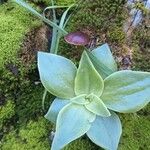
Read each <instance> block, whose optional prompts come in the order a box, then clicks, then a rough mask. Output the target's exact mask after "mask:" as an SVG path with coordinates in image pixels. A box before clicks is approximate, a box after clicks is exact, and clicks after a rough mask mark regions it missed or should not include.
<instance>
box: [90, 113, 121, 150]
mask: <svg viewBox="0 0 150 150" xmlns="http://www.w3.org/2000/svg"><path fill="white" fill-rule="evenodd" d="M121 133H122V127H121V122H120V119H119V117H118V116H117V115H116V114H115V113H113V112H112V113H111V116H110V117H100V116H97V117H96V119H95V121H94V122H93V123H92V125H91V128H90V130H89V131H88V132H87V136H88V137H89V138H90V139H91V141H93V142H94V143H95V144H97V145H98V146H101V147H102V148H104V149H107V150H117V147H118V143H119V140H120V136H121Z"/></svg>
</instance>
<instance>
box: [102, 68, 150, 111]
mask: <svg viewBox="0 0 150 150" xmlns="http://www.w3.org/2000/svg"><path fill="white" fill-rule="evenodd" d="M104 84H105V88H104V91H103V94H102V96H101V99H102V100H103V102H104V103H105V105H106V106H107V108H109V109H111V110H114V111H117V112H122V113H131V112H136V111H138V110H140V109H142V108H143V107H144V106H145V105H146V104H148V103H149V102H150V73H148V72H139V71H130V70H124V71H118V72H116V73H114V74H112V75H110V76H109V77H107V78H106V79H105V80H104Z"/></svg>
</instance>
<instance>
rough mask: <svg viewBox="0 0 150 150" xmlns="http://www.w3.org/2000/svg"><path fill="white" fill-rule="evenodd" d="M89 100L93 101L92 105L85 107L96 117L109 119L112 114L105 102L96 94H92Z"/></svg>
mask: <svg viewBox="0 0 150 150" xmlns="http://www.w3.org/2000/svg"><path fill="white" fill-rule="evenodd" d="M87 98H89V100H90V101H91V102H90V103H88V104H86V105H85V107H86V108H87V109H88V110H89V111H91V112H93V113H94V114H96V115H99V116H102V117H109V116H110V115H111V114H110V112H109V110H108V109H107V107H106V106H105V104H104V103H103V101H102V100H101V99H100V98H99V97H97V96H96V95H94V94H90V95H89V96H88V97H87Z"/></svg>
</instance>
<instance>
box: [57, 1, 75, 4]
mask: <svg viewBox="0 0 150 150" xmlns="http://www.w3.org/2000/svg"><path fill="white" fill-rule="evenodd" d="M76 1H77V0H56V4H57V5H70V4H74V3H75V2H76Z"/></svg>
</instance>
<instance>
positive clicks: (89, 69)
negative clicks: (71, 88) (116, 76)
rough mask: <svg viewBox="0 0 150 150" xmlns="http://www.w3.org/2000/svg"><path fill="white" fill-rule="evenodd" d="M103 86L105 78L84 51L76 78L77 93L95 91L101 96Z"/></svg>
mask: <svg viewBox="0 0 150 150" xmlns="http://www.w3.org/2000/svg"><path fill="white" fill-rule="evenodd" d="M103 88H104V82H103V79H102V78H101V76H100V75H99V74H98V72H97V71H96V70H95V68H94V66H93V64H92V62H91V61H90V59H89V57H88V55H87V53H86V52H85V51H84V52H83V54H82V57H81V60H80V64H79V68H78V70H77V75H76V78H75V93H76V95H80V94H91V93H93V94H95V95H97V96H100V95H101V94H102V91H103Z"/></svg>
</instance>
